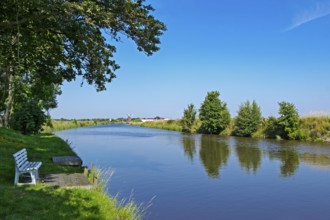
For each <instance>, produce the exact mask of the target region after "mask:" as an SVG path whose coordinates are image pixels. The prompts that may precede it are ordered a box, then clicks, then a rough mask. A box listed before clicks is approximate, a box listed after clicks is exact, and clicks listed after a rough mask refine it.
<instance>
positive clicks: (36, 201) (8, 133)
mask: <svg viewBox="0 0 330 220" xmlns="http://www.w3.org/2000/svg"><path fill="white" fill-rule="evenodd" d="M77 125H80V126H82V125H87V124H79V123H77ZM23 147H24V148H26V149H27V151H28V155H29V159H30V160H32V161H41V162H42V166H41V167H40V169H39V173H40V176H41V177H42V176H43V174H46V173H76V172H80V173H81V172H82V167H72V166H62V165H57V164H54V163H53V162H52V160H51V157H52V156H61V155H71V156H74V155H76V154H75V152H73V150H72V149H71V148H70V146H69V145H68V143H67V142H66V141H64V140H62V139H60V138H59V137H57V136H55V135H53V134H49V133H43V134H38V135H22V134H20V133H19V132H16V131H13V130H11V129H6V128H2V127H0V164H1V169H0V189H1V190H0V198H1V208H0V219H27V218H28V219H30V218H31V219H35V218H36V217H37V218H38V219H114V220H116V219H130V220H131V219H141V218H142V215H143V211H144V210H143V207H141V206H138V205H136V204H135V203H134V202H133V201H128V202H123V201H117V198H113V197H110V196H108V195H107V193H106V191H105V188H104V186H103V185H97V186H95V187H93V188H92V189H90V190H86V189H80V188H60V187H50V186H47V185H46V184H44V183H38V184H36V185H29V186H19V187H18V186H14V184H13V183H14V174H15V165H14V159H13V156H12V155H13V153H15V152H17V151H18V150H20V149H22V148H23ZM102 186H103V187H102Z"/></svg>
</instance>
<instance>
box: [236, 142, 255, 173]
mask: <svg viewBox="0 0 330 220" xmlns="http://www.w3.org/2000/svg"><path fill="white" fill-rule="evenodd" d="M235 140H236V154H237V157H238V161H239V164H240V166H241V167H242V168H243V169H245V170H246V171H247V173H249V174H250V172H251V171H253V174H254V175H255V174H256V173H257V170H258V168H259V167H260V164H261V150H260V149H259V141H258V140H256V139H251V138H237V139H235Z"/></svg>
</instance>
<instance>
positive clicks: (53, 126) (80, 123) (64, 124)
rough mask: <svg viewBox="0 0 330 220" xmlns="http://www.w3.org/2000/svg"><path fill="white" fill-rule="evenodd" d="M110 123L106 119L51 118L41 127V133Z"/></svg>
mask: <svg viewBox="0 0 330 220" xmlns="http://www.w3.org/2000/svg"><path fill="white" fill-rule="evenodd" d="M105 124H110V121H109V120H107V119H85V120H75V119H73V120H65V119H59V120H51V123H50V124H48V125H44V126H43V127H42V132H43V133H52V132H54V131H63V130H68V129H72V128H80V127H89V126H98V125H105Z"/></svg>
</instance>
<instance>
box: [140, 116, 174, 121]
mask: <svg viewBox="0 0 330 220" xmlns="http://www.w3.org/2000/svg"><path fill="white" fill-rule="evenodd" d="M164 120H169V119H167V118H162V117H159V116H157V117H154V118H141V121H142V122H147V121H164Z"/></svg>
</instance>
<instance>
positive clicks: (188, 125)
mask: <svg viewBox="0 0 330 220" xmlns="http://www.w3.org/2000/svg"><path fill="white" fill-rule="evenodd" d="M196 114H197V113H196V110H195V107H194V105H193V104H190V105H188V108H187V109H185V110H184V112H183V118H182V120H181V123H182V132H185V133H190V134H191V133H193V126H194V123H195V120H196Z"/></svg>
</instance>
